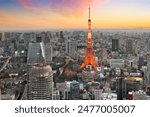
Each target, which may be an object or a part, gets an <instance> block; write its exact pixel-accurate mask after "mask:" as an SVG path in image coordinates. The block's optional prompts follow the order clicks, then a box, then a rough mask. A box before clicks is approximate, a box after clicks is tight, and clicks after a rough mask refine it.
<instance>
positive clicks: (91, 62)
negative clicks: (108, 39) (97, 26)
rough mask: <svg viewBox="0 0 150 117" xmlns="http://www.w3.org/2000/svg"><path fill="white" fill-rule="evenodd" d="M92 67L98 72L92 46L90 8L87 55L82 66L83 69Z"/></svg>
mask: <svg viewBox="0 0 150 117" xmlns="http://www.w3.org/2000/svg"><path fill="white" fill-rule="evenodd" d="M89 66H90V67H91V68H92V69H94V70H96V68H97V61H96V59H95V57H94V52H93V46H92V29H91V16H90V8H89V19H88V38H87V45H86V55H85V58H84V61H83V63H82V65H81V66H80V68H81V69H84V68H87V67H89Z"/></svg>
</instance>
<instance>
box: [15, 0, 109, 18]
mask: <svg viewBox="0 0 150 117" xmlns="http://www.w3.org/2000/svg"><path fill="white" fill-rule="evenodd" d="M17 1H18V2H19V3H20V4H21V5H22V6H23V7H25V8H27V9H28V10H32V11H40V10H41V11H43V10H45V11H49V12H54V13H58V14H62V15H80V14H82V13H83V12H84V11H85V10H86V9H87V8H88V6H89V3H90V4H91V6H93V7H94V6H95V5H101V4H102V3H104V1H106V0H17Z"/></svg>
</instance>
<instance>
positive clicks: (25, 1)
mask: <svg viewBox="0 0 150 117" xmlns="http://www.w3.org/2000/svg"><path fill="white" fill-rule="evenodd" d="M17 1H18V2H19V3H20V4H21V5H22V6H23V7H25V8H27V9H30V10H32V9H33V5H32V4H31V2H30V1H29V0H17Z"/></svg>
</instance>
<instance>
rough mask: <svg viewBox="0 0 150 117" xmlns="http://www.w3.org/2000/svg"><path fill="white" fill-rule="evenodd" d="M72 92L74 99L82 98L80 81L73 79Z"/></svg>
mask: <svg viewBox="0 0 150 117" xmlns="http://www.w3.org/2000/svg"><path fill="white" fill-rule="evenodd" d="M70 93H71V98H72V99H79V98H80V85H79V82H76V81H73V82H72V83H71V84H70Z"/></svg>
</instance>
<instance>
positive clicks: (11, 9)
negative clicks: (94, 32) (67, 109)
mask: <svg viewBox="0 0 150 117" xmlns="http://www.w3.org/2000/svg"><path fill="white" fill-rule="evenodd" d="M91 1H92V3H91V12H92V27H93V28H150V15H149V11H150V0H91ZM88 6H89V0H0V28H1V29H3V28H7V29H9V28H23V29H26V28H27V29H30V28H34V29H36V28H37V29H38V28H78V29H79V28H86V27H87V19H88Z"/></svg>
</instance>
